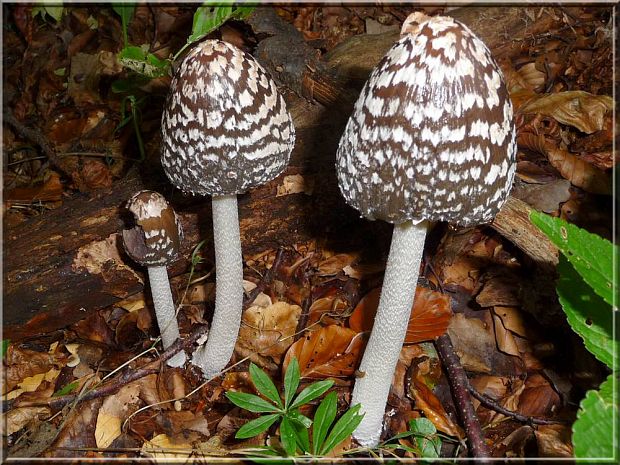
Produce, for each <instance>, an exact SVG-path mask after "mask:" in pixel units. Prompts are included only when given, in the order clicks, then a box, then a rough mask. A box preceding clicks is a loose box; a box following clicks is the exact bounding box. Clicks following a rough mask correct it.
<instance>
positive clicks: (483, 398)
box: [469, 385, 564, 426]
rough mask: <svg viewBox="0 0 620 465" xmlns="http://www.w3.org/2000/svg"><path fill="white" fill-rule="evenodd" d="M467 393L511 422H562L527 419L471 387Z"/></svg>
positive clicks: (536, 423)
mask: <svg viewBox="0 0 620 465" xmlns="http://www.w3.org/2000/svg"><path fill="white" fill-rule="evenodd" d="M469 393H470V394H471V395H472V396H474V397H475V398H476V399H478V400H479V401H480V403H481V404H482V405H484V406H485V407H487V408H490V409H492V410H495V411H496V412H497V413H501V414H502V415H505V416H507V417H510V418H512V419H513V420H517V421H520V422H521V423H527V424H528V425H530V426H531V425H561V424H563V423H564V422H563V421H558V420H544V419H542V418H535V417H528V416H527V415H522V414H520V413H519V412H515V411H514V410H508V409H507V408H505V407H502V406H501V405H500V404H498V403H497V402H496V401H495V400H494V399H491V398H490V397H489V396H486V395H484V394H482V393H480V392H478V391H476V390H475V389H474V388H473V387H472V386H471V385H470V386H469Z"/></svg>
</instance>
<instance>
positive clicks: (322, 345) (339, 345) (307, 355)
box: [282, 325, 365, 379]
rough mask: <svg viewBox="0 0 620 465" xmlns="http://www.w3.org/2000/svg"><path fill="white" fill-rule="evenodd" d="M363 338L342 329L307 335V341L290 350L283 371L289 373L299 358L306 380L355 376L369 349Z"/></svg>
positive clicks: (331, 326) (336, 326) (349, 330)
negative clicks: (362, 357) (364, 348)
mask: <svg viewBox="0 0 620 465" xmlns="http://www.w3.org/2000/svg"><path fill="white" fill-rule="evenodd" d="M362 334H363V333H356V332H355V331H353V330H352V329H349V328H344V327H342V326H339V325H329V326H324V327H322V328H321V329H318V330H316V331H306V334H305V335H304V337H302V338H301V339H299V340H298V341H297V342H295V343H294V344H293V345H292V346H291V347H290V348H289V350H288V352H287V353H286V356H285V357H284V365H283V367H284V368H283V370H282V371H283V372H286V367H287V366H288V364H289V362H290V361H291V358H292V357H296V358H297V361H298V362H299V369H300V371H301V377H302V378H313V379H318V378H328V377H330V376H333V377H336V378H342V377H347V376H351V375H352V374H353V373H354V372H355V369H356V368H357V365H358V362H359V359H360V356H361V352H362V349H363V347H364V346H365V340H364V337H363V336H362Z"/></svg>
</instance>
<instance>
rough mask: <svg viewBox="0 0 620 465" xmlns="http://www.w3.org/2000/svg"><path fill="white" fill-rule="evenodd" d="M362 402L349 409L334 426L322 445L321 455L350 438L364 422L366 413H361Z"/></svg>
mask: <svg viewBox="0 0 620 465" xmlns="http://www.w3.org/2000/svg"><path fill="white" fill-rule="evenodd" d="M361 407H362V404H357V405H354V406H353V407H351V408H350V409H349V410H347V411H346V412H345V413H344V415H342V416H341V417H340V419H339V420H338V421H337V422H336V424H335V425H334V427H333V428H332V429H331V431H330V432H329V436H327V439H326V440H325V444H323V447H321V455H325V454H327V453H328V452H329V451H331V450H332V449H333V448H334V447H336V446H337V445H338V444H340V443H341V442H342V441H344V440H345V439H346V438H348V437H349V436H350V435H351V434H353V431H355V428H357V427H358V426H359V424H360V423H361V422H362V418H364V415H363V414H361V415H360V413H359V411H360V408H361Z"/></svg>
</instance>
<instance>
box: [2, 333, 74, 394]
mask: <svg viewBox="0 0 620 465" xmlns="http://www.w3.org/2000/svg"><path fill="white" fill-rule="evenodd" d="M4 360H5V361H4V363H5V369H4V370H3V371H4V379H3V383H2V394H6V393H7V392H8V391H11V390H13V388H14V387H15V386H17V385H18V384H19V383H21V382H22V381H23V380H24V379H26V378H28V377H31V376H34V375H37V374H40V373H47V372H48V371H49V369H50V368H51V367H52V365H53V364H54V363H55V362H57V361H62V360H64V356H63V357H62V359H60V360H58V359H57V357H56V356H52V355H51V354H49V353H47V352H36V351H34V350H29V349H20V348H18V347H17V346H16V345H15V344H11V345H9V347H8V348H7V351H6V355H5V359H4Z"/></svg>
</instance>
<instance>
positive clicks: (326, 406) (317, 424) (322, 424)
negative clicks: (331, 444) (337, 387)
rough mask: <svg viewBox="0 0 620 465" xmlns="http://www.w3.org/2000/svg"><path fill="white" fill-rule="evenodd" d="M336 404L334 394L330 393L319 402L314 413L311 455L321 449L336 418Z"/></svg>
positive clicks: (336, 397) (336, 400) (336, 398)
mask: <svg viewBox="0 0 620 465" xmlns="http://www.w3.org/2000/svg"><path fill="white" fill-rule="evenodd" d="M337 403H338V396H337V395H336V393H335V392H330V393H329V394H327V395H326V396H325V398H324V399H323V400H322V401H321V403H320V404H319V406H318V408H317V409H316V412H315V413H314V422H313V425H312V453H313V454H314V455H317V454H318V453H319V451H320V450H321V448H322V447H323V443H324V442H325V438H326V437H327V431H328V430H329V427H330V426H331V425H332V423H333V422H334V419H335V418H336V413H337V410H338V409H337Z"/></svg>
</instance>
